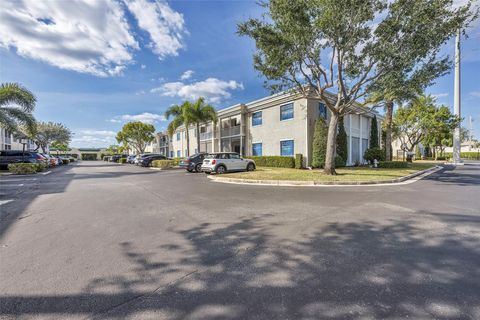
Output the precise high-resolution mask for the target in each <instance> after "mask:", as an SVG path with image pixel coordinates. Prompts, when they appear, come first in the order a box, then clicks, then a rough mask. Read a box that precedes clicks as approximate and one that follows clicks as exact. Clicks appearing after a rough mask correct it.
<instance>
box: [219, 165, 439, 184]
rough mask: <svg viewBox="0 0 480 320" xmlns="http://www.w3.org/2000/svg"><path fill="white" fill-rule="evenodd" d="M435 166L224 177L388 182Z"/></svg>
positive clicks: (267, 172) (266, 171)
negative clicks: (330, 172)
mask: <svg viewBox="0 0 480 320" xmlns="http://www.w3.org/2000/svg"><path fill="white" fill-rule="evenodd" d="M433 166H435V163H433V162H427V163H409V164H408V167H407V168H369V167H346V168H338V169H337V175H335V176H332V175H327V174H324V173H323V171H322V170H298V169H291V168H270V167H259V168H257V170H255V171H252V172H238V173H232V174H228V175H225V177H226V178H237V179H251V180H279V181H280V180H283V181H315V182H369V181H390V180H393V179H397V178H401V177H404V176H407V175H410V174H412V173H415V172H418V171H420V170H425V169H428V168H431V167H433Z"/></svg>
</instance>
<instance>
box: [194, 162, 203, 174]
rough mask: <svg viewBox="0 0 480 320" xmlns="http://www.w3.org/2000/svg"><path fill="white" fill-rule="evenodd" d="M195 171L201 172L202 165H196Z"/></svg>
mask: <svg viewBox="0 0 480 320" xmlns="http://www.w3.org/2000/svg"><path fill="white" fill-rule="evenodd" d="M195 171H197V172H201V171H202V164H201V163H199V164H197V165H196V166H195Z"/></svg>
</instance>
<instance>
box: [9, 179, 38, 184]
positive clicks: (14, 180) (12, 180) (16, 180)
mask: <svg viewBox="0 0 480 320" xmlns="http://www.w3.org/2000/svg"><path fill="white" fill-rule="evenodd" d="M35 180H38V178H33V179H32V178H31V179H27V178H26V179H22V178H18V179H10V180H3V179H2V180H0V185H1V184H3V183H4V182H18V181H35Z"/></svg>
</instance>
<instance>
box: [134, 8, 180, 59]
mask: <svg viewBox="0 0 480 320" xmlns="http://www.w3.org/2000/svg"><path fill="white" fill-rule="evenodd" d="M125 2H126V4H127V7H128V9H129V10H130V11H131V12H132V13H133V15H134V17H135V18H136V19H137V22H138V26H139V27H140V28H141V29H143V30H144V31H146V32H147V33H148V34H149V35H150V40H151V42H150V47H151V48H152V50H153V52H154V53H156V54H157V55H158V56H159V58H160V59H163V58H165V57H166V56H170V55H171V56H176V55H178V50H180V49H181V48H183V43H182V38H183V34H184V33H185V32H186V30H185V22H184V20H183V15H182V14H180V13H178V12H176V11H174V10H172V8H170V7H169V6H168V4H167V3H165V2H163V1H154V2H151V1H147V0H125Z"/></svg>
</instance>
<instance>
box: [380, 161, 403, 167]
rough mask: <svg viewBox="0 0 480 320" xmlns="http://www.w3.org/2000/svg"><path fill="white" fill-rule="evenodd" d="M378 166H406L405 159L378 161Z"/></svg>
mask: <svg viewBox="0 0 480 320" xmlns="http://www.w3.org/2000/svg"><path fill="white" fill-rule="evenodd" d="M378 167H379V168H389V169H391V168H408V162H407V161H380V162H379V163H378Z"/></svg>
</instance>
